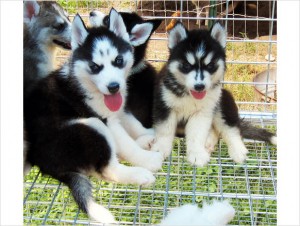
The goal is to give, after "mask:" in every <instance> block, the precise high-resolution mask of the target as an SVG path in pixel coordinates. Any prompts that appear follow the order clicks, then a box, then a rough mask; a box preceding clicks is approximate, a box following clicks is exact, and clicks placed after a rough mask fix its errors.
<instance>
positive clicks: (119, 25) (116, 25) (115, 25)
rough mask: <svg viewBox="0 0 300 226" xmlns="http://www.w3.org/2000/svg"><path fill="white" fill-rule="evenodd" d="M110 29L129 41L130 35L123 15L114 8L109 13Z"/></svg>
mask: <svg viewBox="0 0 300 226" xmlns="http://www.w3.org/2000/svg"><path fill="white" fill-rule="evenodd" d="M108 27H109V30H110V31H112V32H114V33H115V34H116V35H117V36H119V37H120V38H123V39H124V40H126V41H128V42H129V35H128V33H127V30H126V26H125V24H124V21H123V18H122V16H121V15H120V14H119V13H118V12H117V11H116V10H115V9H114V8H112V9H111V10H110V13H109V26H108Z"/></svg>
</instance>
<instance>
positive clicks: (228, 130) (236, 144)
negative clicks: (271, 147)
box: [213, 112, 248, 163]
mask: <svg viewBox="0 0 300 226" xmlns="http://www.w3.org/2000/svg"><path fill="white" fill-rule="evenodd" d="M213 125H214V128H215V129H216V130H217V131H218V132H219V133H220V134H221V136H222V138H223V139H224V141H225V142H226V144H227V145H228V153H229V155H230V157H231V158H232V159H233V160H234V161H235V162H237V163H242V162H244V161H245V160H246V158H247V153H248V150H247V148H246V147H245V144H244V142H243V140H242V137H241V134H240V131H239V128H237V127H231V126H228V125H226V124H225V122H224V119H223V118H222V115H221V113H220V112H218V113H217V114H216V115H215V117H214V122H213Z"/></svg>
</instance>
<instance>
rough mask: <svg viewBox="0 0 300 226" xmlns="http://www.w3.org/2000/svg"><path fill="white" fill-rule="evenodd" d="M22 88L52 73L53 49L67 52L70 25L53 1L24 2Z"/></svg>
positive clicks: (54, 51) (69, 40)
mask: <svg viewBox="0 0 300 226" xmlns="http://www.w3.org/2000/svg"><path fill="white" fill-rule="evenodd" d="M23 4H24V38H23V42H24V51H23V60H24V62H23V64H24V69H23V70H24V88H25V91H26V90H27V89H28V88H29V87H30V86H31V85H32V84H33V83H34V81H36V80H38V79H39V78H43V77H45V76H46V75H48V74H49V73H50V72H51V71H53V70H54V57H55V53H56V50H57V47H59V48H63V49H71V44H70V43H71V23H70V21H69V18H68V15H67V13H66V12H65V11H64V10H63V9H62V8H61V6H60V5H59V4H57V3H56V2H54V1H41V2H39V3H37V2H36V1H24V3H23Z"/></svg>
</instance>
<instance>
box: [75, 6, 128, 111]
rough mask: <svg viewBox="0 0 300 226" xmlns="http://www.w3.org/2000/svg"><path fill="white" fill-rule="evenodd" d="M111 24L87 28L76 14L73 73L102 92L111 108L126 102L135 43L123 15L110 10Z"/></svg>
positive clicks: (91, 89)
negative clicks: (130, 42) (131, 42)
mask: <svg viewBox="0 0 300 226" xmlns="http://www.w3.org/2000/svg"><path fill="white" fill-rule="evenodd" d="M109 18H110V24H109V28H106V27H100V28H91V29H86V27H85V25H84V23H83V21H82V19H81V17H80V16H79V15H77V16H76V17H75V19H74V21H73V25H72V50H73V55H72V67H71V70H72V72H73V73H72V74H73V75H74V76H75V77H77V78H78V80H79V81H80V83H81V85H82V86H83V87H84V88H85V90H87V91H88V92H89V93H90V94H92V93H98V94H99V93H100V96H101V98H103V99H104V103H105V105H106V106H107V108H108V109H109V110H110V111H117V110H119V109H120V108H121V107H122V106H123V103H124V102H123V100H124V99H125V95H126V78H127V76H128V74H129V71H130V69H131V67H132V65H133V53H132V47H131V45H130V44H129V35H128V33H127V32H126V27H125V25H124V22H123V19H122V17H121V16H120V15H119V14H118V13H117V11H115V10H114V9H112V10H111V12H110V15H109Z"/></svg>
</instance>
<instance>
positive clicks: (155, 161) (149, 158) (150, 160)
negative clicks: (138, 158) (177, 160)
mask: <svg viewBox="0 0 300 226" xmlns="http://www.w3.org/2000/svg"><path fill="white" fill-rule="evenodd" d="M145 157H146V158H145V159H144V161H143V163H142V164H141V165H140V166H142V167H144V168H146V169H148V170H150V171H151V172H157V171H159V170H160V169H161V167H162V164H163V160H164V157H163V154H162V153H161V152H148V154H147V155H146V156H145Z"/></svg>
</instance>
